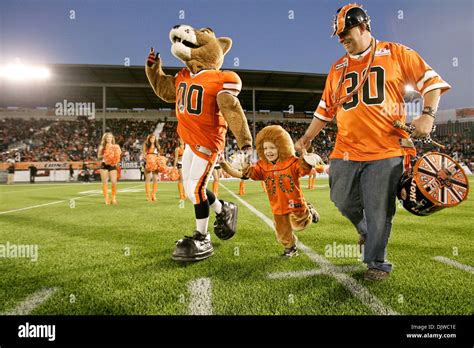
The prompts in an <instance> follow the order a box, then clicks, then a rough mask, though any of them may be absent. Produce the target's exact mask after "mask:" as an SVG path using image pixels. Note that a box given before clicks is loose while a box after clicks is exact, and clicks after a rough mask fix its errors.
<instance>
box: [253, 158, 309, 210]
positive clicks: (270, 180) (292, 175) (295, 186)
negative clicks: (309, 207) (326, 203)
mask: <svg viewBox="0 0 474 348" xmlns="http://www.w3.org/2000/svg"><path fill="white" fill-rule="evenodd" d="M310 171H311V167H310V166H309V165H308V167H306V168H305V167H303V166H302V165H301V163H300V159H299V158H298V157H290V158H289V159H287V160H286V161H284V162H280V161H277V162H276V164H273V163H269V162H267V161H262V160H259V161H257V163H256V164H255V165H253V166H251V170H250V171H248V173H249V178H251V179H253V180H263V181H264V182H265V186H266V187H267V195H268V199H269V200H270V206H271V208H272V211H273V214H275V215H285V214H288V213H290V212H292V211H299V210H304V209H306V202H305V199H304V196H303V192H302V191H301V188H300V177H301V176H305V175H307V174H308V173H309V172H310Z"/></svg>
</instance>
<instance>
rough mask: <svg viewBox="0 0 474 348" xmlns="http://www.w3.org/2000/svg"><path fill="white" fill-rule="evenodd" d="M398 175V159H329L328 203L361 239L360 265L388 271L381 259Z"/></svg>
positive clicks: (400, 173)
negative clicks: (330, 201) (351, 225)
mask: <svg viewBox="0 0 474 348" xmlns="http://www.w3.org/2000/svg"><path fill="white" fill-rule="evenodd" d="M402 174H403V160H402V157H393V158H387V159H383V160H377V161H368V162H355V161H345V160H342V159H333V160H331V164H330V167H329V187H330V189H331V200H332V201H333V202H334V204H335V205H336V207H337V208H338V209H339V211H340V212H341V213H342V215H344V216H345V217H346V218H348V219H349V220H350V221H351V222H352V223H353V224H354V226H356V228H357V231H358V232H359V234H361V235H362V236H363V237H365V246H364V262H365V263H366V264H367V266H368V267H369V268H377V269H381V270H383V271H386V272H390V271H391V270H392V265H391V264H390V263H388V262H386V260H385V257H386V252H387V243H388V239H389V237H390V231H391V229H392V219H393V216H394V215H395V208H396V200H395V198H396V193H397V186H398V183H399V181H400V178H401V176H402Z"/></svg>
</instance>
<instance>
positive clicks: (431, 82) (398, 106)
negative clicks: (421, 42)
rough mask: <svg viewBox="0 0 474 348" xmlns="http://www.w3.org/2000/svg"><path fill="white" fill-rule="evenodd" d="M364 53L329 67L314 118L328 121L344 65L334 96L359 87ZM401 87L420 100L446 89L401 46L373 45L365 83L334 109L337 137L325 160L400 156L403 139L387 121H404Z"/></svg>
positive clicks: (364, 64)
mask: <svg viewBox="0 0 474 348" xmlns="http://www.w3.org/2000/svg"><path fill="white" fill-rule="evenodd" d="M370 51H371V50H370V48H369V49H368V50H366V51H365V52H364V53H362V54H361V55H359V56H349V57H347V56H344V57H342V58H340V59H339V60H337V61H336V63H334V65H333V66H332V67H331V70H330V71H329V75H328V77H327V80H326V86H325V88H324V92H323V95H322V98H321V101H320V103H319V105H318V107H317V109H316V112H315V113H314V117H316V118H319V119H320V120H322V121H326V122H328V121H331V120H332V119H333V117H334V115H331V113H330V112H328V111H329V108H331V107H332V106H333V105H334V100H335V97H334V94H335V92H336V90H337V86H338V83H339V80H340V78H341V75H342V73H343V71H344V66H345V64H347V63H348V64H347V68H346V71H345V78H344V82H343V84H342V87H341V88H340V92H339V93H340V94H341V96H343V97H344V96H346V95H348V94H350V92H351V91H352V90H353V89H355V87H356V86H357V85H358V84H360V81H361V79H362V77H363V71H364V69H366V67H367V63H368V60H369V59H370V58H371V57H370V55H371V52H370ZM407 85H410V86H411V87H413V89H415V90H416V91H418V92H420V93H421V94H422V95H423V96H424V95H425V93H427V92H429V91H431V90H434V89H441V92H442V93H443V92H445V91H447V90H448V89H449V88H450V86H449V85H448V84H447V83H446V82H444V81H443V80H442V79H441V77H440V76H439V75H438V74H437V73H436V72H435V71H434V70H433V69H432V68H431V67H430V66H429V65H428V64H426V62H425V61H424V60H423V59H422V58H421V57H420V56H419V55H418V53H416V52H415V51H413V50H411V49H410V48H408V47H406V46H403V45H401V44H397V43H392V42H383V41H377V43H376V50H375V58H374V61H373V63H372V66H371V69H370V74H369V76H368V78H367V81H366V82H365V84H364V86H363V87H362V88H361V89H360V90H359V92H358V93H356V94H355V95H353V96H352V97H351V98H350V99H349V100H348V101H346V102H345V103H344V104H343V105H342V106H341V107H339V108H338V109H337V114H336V115H335V116H336V119H337V129H338V133H337V137H336V145H335V148H334V150H333V152H332V154H331V156H330V158H340V159H348V160H351V161H372V160H379V159H384V158H390V157H397V156H402V155H403V152H402V149H401V147H400V143H399V139H400V138H407V137H408V134H407V133H406V132H405V131H403V130H400V129H397V128H395V127H394V126H393V121H395V120H399V121H401V122H403V123H405V121H406V115H405V111H404V98H403V97H404V94H405V89H406V86H407Z"/></svg>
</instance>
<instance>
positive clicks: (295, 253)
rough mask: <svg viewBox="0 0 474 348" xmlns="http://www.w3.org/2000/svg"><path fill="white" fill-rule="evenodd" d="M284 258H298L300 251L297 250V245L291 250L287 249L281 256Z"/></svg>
mask: <svg viewBox="0 0 474 348" xmlns="http://www.w3.org/2000/svg"><path fill="white" fill-rule="evenodd" d="M281 256H283V257H293V256H298V249H297V248H296V245H294V246H292V247H291V248H285V251H284V252H283V254H282V255H281Z"/></svg>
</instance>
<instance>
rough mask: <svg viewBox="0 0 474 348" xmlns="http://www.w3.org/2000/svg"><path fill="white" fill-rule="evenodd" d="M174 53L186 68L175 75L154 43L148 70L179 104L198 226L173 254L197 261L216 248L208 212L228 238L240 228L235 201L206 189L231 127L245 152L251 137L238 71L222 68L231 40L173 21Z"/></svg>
mask: <svg viewBox="0 0 474 348" xmlns="http://www.w3.org/2000/svg"><path fill="white" fill-rule="evenodd" d="M169 39H170V41H171V52H172V54H173V55H174V56H175V57H176V58H178V59H179V60H180V61H181V62H183V63H184V65H185V68H183V69H182V70H181V71H179V72H178V73H177V74H176V75H175V76H170V75H166V74H165V73H164V72H163V70H162V64H161V59H160V55H159V54H158V53H156V54H155V52H154V50H153V48H152V49H151V51H150V54H149V55H148V59H147V62H146V66H145V72H146V75H147V78H148V81H149V82H150V85H151V87H152V88H153V90H154V92H155V94H156V95H157V96H158V97H159V98H161V99H163V100H164V101H166V102H169V103H176V117H177V119H178V134H179V136H180V137H181V139H183V141H184V143H185V150H184V153H183V158H182V173H183V185H184V189H185V192H186V196H187V197H188V198H189V199H190V200H191V202H192V203H193V204H194V212H195V217H196V227H195V229H194V232H193V235H192V236H185V237H184V238H183V239H180V240H178V241H177V242H176V247H175V250H174V252H173V255H172V257H173V259H174V260H177V261H184V262H188V261H199V260H203V259H206V258H208V257H210V256H211V255H212V254H213V252H214V248H213V246H212V243H211V238H210V234H209V232H208V224H209V211H210V209H212V210H214V212H215V213H216V221H215V223H214V233H215V234H216V235H217V237H219V238H220V239H229V238H231V237H232V236H233V235H234V234H235V232H236V227H237V205H235V204H234V203H232V202H225V201H222V200H218V199H216V197H215V195H214V194H213V193H212V191H209V190H207V189H206V186H207V182H208V180H209V176H210V174H211V173H212V169H213V168H214V165H215V163H216V160H217V158H218V156H219V155H220V153H221V152H222V151H223V150H224V145H225V136H226V133H227V128H229V129H230V131H231V132H232V133H233V134H234V136H235V138H236V139H237V144H238V146H239V148H240V149H242V150H244V151H251V148H252V137H251V135H250V130H249V128H248V125H247V119H246V117H245V114H244V112H243V110H242V107H241V105H240V102H239V100H238V98H237V96H238V94H239V92H240V90H241V89H242V82H241V80H240V78H239V76H238V75H237V74H236V73H234V72H232V71H225V70H219V69H220V68H221V66H222V64H223V62H224V55H225V54H226V53H227V52H228V51H229V50H230V48H231V46H232V40H231V39H230V38H227V37H220V38H218V37H216V35H215V34H214V31H213V30H212V29H210V28H203V29H199V30H198V29H194V28H192V27H190V26H189V25H177V26H174V27H173V28H172V29H171V31H170V34H169Z"/></svg>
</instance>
